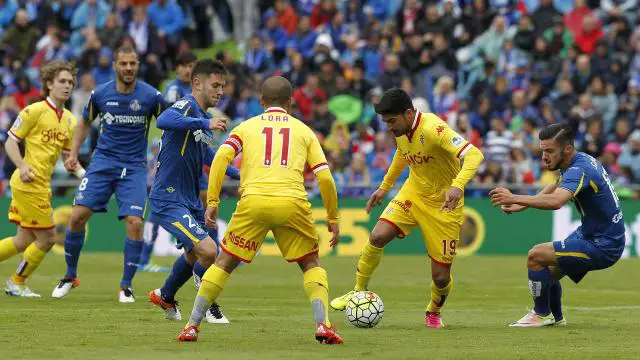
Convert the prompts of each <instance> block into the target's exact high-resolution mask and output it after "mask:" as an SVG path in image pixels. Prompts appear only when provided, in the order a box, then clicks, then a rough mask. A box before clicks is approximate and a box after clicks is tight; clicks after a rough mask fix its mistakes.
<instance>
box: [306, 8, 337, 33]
mask: <svg viewBox="0 0 640 360" xmlns="http://www.w3.org/2000/svg"><path fill="white" fill-rule="evenodd" d="M337 12H338V9H337V8H336V1H335V0H320V2H319V3H318V5H316V7H315V8H314V9H313V11H312V12H311V27H312V28H313V29H314V30H316V31H320V32H322V31H323V30H324V29H325V27H326V26H327V25H329V22H331V19H333V17H334V16H335V14H336V13H337Z"/></svg>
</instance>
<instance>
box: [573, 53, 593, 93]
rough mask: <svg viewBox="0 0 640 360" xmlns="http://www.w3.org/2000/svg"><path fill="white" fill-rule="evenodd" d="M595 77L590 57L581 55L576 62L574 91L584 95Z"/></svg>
mask: <svg viewBox="0 0 640 360" xmlns="http://www.w3.org/2000/svg"><path fill="white" fill-rule="evenodd" d="M593 76H594V73H593V72H592V70H591V61H590V59H589V56H588V55H580V56H578V59H577V61H576V71H575V72H574V73H573V75H572V83H573V89H574V90H575V91H576V92H577V93H579V94H582V93H584V92H585V91H586V90H587V88H588V87H589V85H590V84H591V80H592V78H593Z"/></svg>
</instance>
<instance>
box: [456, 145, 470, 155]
mask: <svg viewBox="0 0 640 360" xmlns="http://www.w3.org/2000/svg"><path fill="white" fill-rule="evenodd" d="M469 145H471V143H470V142H467V144H466V145H465V146H463V147H462V149H460V151H458V154H456V157H457V158H460V154H462V152H463V151H464V149H466V148H467V147H468V146H469Z"/></svg>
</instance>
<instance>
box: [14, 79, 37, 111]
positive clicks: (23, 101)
mask: <svg viewBox="0 0 640 360" xmlns="http://www.w3.org/2000/svg"><path fill="white" fill-rule="evenodd" d="M15 82H16V92H15V93H13V99H14V100H15V102H16V105H18V108H19V109H20V110H22V109H24V108H25V107H26V106H27V105H29V104H31V103H33V102H35V101H38V100H40V90H38V88H36V87H35V86H33V84H32V83H31V80H30V79H29V77H28V76H27V74H26V73H19V74H18V75H16V79H15Z"/></svg>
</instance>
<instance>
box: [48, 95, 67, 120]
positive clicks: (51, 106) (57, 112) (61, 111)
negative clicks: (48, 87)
mask: <svg viewBox="0 0 640 360" xmlns="http://www.w3.org/2000/svg"><path fill="white" fill-rule="evenodd" d="M44 102H46V103H47V105H49V107H50V108H51V110H53V111H54V112H55V113H56V115H57V116H58V122H60V120H62V114H63V113H64V110H60V111H58V109H57V108H56V105H55V104H52V103H51V101H49V97H47V98H46V99H44Z"/></svg>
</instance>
